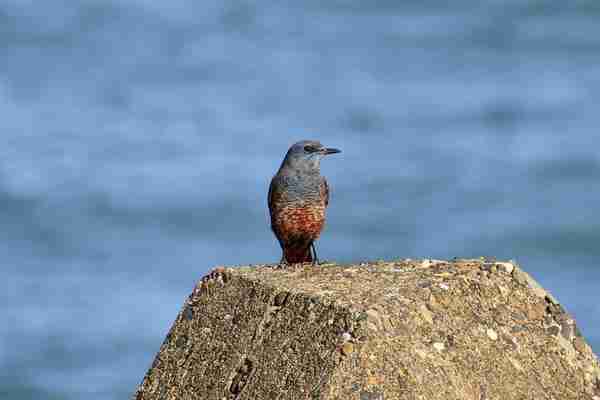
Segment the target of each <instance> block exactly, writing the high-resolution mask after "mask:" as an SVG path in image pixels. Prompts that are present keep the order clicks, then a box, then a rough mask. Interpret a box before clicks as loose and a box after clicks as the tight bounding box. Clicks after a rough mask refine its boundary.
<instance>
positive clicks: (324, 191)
mask: <svg viewBox="0 0 600 400" xmlns="http://www.w3.org/2000/svg"><path fill="white" fill-rule="evenodd" d="M319 189H320V190H321V198H322V199H323V201H324V202H325V207H327V206H328V205H329V185H328V184H327V179H325V178H323V179H321V187H320V188H319Z"/></svg>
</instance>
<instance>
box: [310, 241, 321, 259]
mask: <svg viewBox="0 0 600 400" xmlns="http://www.w3.org/2000/svg"><path fill="white" fill-rule="evenodd" d="M310 248H311V249H312V253H313V262H312V263H313V265H319V257H317V249H316V247H315V242H314V241H312V242H311V243H310Z"/></svg>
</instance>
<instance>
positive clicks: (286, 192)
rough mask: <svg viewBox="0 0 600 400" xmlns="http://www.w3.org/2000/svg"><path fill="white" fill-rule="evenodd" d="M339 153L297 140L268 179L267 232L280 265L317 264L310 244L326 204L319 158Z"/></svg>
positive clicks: (319, 228) (322, 221) (320, 225)
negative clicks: (277, 249) (277, 247)
mask: <svg viewBox="0 0 600 400" xmlns="http://www.w3.org/2000/svg"><path fill="white" fill-rule="evenodd" d="M340 152H341V150H338V149H335V148H328V147H324V146H323V145H322V144H321V143H320V142H319V141H316V140H302V141H299V142H297V143H294V144H293V145H292V146H291V147H290V148H289V150H288V151H287V153H286V155H285V158H284V159H283V162H282V163H281V166H280V167H279V170H278V171H277V173H276V174H275V176H273V178H272V179H271V184H270V185H269V194H268V205H269V214H270V217H271V230H272V231H273V233H274V234H275V237H276V238H277V240H278V241H279V245H280V246H281V250H282V252H283V255H282V257H281V261H280V264H296V263H312V264H313V265H316V264H318V263H319V259H318V257H317V251H316V249H315V245H314V243H315V241H316V240H317V239H318V238H319V235H320V234H321V231H322V230H323V227H324V225H325V210H326V208H327V206H328V205H329V185H328V184H327V180H326V179H325V177H323V176H321V170H320V165H321V160H322V159H323V157H325V156H327V155H330V154H336V153H340ZM311 250H312V252H311Z"/></svg>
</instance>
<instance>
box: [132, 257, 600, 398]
mask: <svg viewBox="0 0 600 400" xmlns="http://www.w3.org/2000/svg"><path fill="white" fill-rule="evenodd" d="M134 398H135V399H137V400H166V399H214V400H224V399H226V400H234V399H235V400H246V399H344V400H346V399H356V400H384V399H385V400H391V399H424V400H435V399H444V400H451V399H460V400H511V399H515V400H516V399H523V400H525V399H528V400H529V399H531V400H542V399H548V400H551V399H555V400H569V399H573V400H600V367H599V364H598V360H597V358H596V356H595V355H594V354H593V353H592V350H591V349H590V347H589V345H588V344H587V343H586V341H585V340H584V338H583V337H582V336H581V333H580V332H579V330H578V329H577V326H576V324H575V321H574V320H573V319H572V318H571V317H570V316H569V315H568V314H567V313H566V312H565V310H564V309H563V308H562V307H561V305H560V304H559V303H558V301H557V300H556V299H555V298H554V297H552V296H551V295H550V294H549V293H547V292H546V291H545V290H544V289H543V288H542V287H540V286H539V285H538V284H537V283H536V282H535V281H534V280H533V279H532V278H531V277H530V276H529V275H528V274H527V273H525V272H524V271H523V270H522V269H520V268H519V267H518V266H517V265H515V264H514V263H511V262H497V261H492V260H485V259H477V260H452V261H439V260H419V261H416V260H398V261H390V262H375V263H363V264H360V265H335V264H325V265H321V266H316V267H313V266H308V265H302V266H295V267H287V268H280V267H279V266H270V265H260V266H251V267H236V268H216V269H215V270H213V271H212V272H211V273H210V274H209V275H207V276H205V277H204V278H203V279H202V280H201V281H200V282H199V283H198V285H197V286H196V287H195V288H194V290H193V292H192V294H191V295H190V296H189V298H188V299H187V301H186V302H185V305H184V307H183V309H182V311H181V312H180V313H179V315H178V316H177V319H176V320H175V322H174V324H173V326H172V328H171V330H170V332H169V333H168V335H167V337H166V339H165V341H164V343H163V344H162V346H161V348H160V351H159V353H158V354H157V356H156V358H155V360H154V362H153V364H152V367H151V368H150V370H149V371H148V373H147V374H146V376H145V378H144V380H143V382H142V384H141V385H140V387H139V388H138V391H137V393H136V394H135V397H134Z"/></svg>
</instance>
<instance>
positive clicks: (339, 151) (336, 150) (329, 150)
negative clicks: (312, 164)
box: [323, 147, 342, 155]
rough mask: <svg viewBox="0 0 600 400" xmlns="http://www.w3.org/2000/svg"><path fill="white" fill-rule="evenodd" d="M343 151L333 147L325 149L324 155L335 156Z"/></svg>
mask: <svg viewBox="0 0 600 400" xmlns="http://www.w3.org/2000/svg"><path fill="white" fill-rule="evenodd" d="M341 152H342V151H341V150H338V149H334V148H331V147H328V148H325V149H323V154H325V155H328V154H335V153H341Z"/></svg>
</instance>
